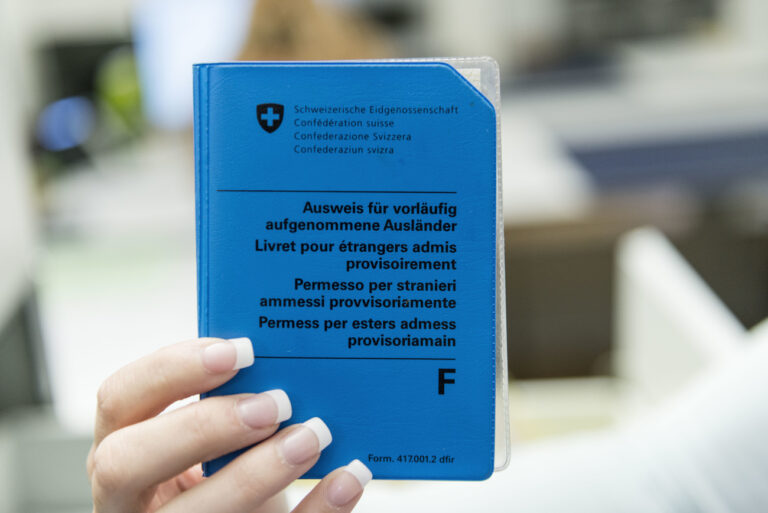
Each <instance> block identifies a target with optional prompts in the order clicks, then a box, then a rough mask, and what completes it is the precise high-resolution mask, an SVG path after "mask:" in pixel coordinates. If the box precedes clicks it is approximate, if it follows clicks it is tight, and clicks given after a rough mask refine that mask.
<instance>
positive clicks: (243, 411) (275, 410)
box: [237, 390, 292, 429]
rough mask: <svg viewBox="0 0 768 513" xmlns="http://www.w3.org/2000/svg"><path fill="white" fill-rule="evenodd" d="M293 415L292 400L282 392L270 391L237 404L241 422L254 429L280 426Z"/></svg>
mask: <svg viewBox="0 0 768 513" xmlns="http://www.w3.org/2000/svg"><path fill="white" fill-rule="evenodd" d="M291 413H292V410H291V400H290V399H288V394H286V393H285V392H283V391H282V390H269V391H267V392H264V393H261V394H257V395H254V396H251V397H246V398H245V399H241V400H240V401H238V403H237V414H238V415H239V416H240V420H241V421H242V422H243V424H245V425H246V426H248V427H250V428H254V429H255V428H262V427H267V426H272V425H274V424H279V423H280V422H282V421H284V420H286V419H288V418H290V417H291Z"/></svg>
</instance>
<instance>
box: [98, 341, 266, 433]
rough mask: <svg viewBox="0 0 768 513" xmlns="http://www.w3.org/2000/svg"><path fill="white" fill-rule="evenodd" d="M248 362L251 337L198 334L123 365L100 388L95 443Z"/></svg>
mask: <svg viewBox="0 0 768 513" xmlns="http://www.w3.org/2000/svg"><path fill="white" fill-rule="evenodd" d="M252 363H253V346H252V344H251V341H250V340H249V339H247V338H237V339H232V340H224V339H216V338H202V339H196V340H190V341H186V342H180V343H178V344H174V345H171V346H167V347H164V348H162V349H159V350H158V351H156V352H154V353H152V354H150V355H148V356H145V357H143V358H141V359H139V360H136V361H135V362H133V363H130V364H128V365H126V366H125V367H123V368H122V369H120V370H118V371H117V372H116V373H115V374H113V375H112V376H110V377H109V378H107V380H106V381H104V383H103V384H102V385H101V388H99V392H98V396H97V397H98V399H97V409H96V425H95V429H94V444H95V445H98V444H99V443H100V442H101V440H103V439H104V437H106V436H107V435H108V434H110V433H111V432H113V431H116V430H118V429H120V428H123V427H125V426H129V425H131V424H135V423H137V422H141V421H142V420H146V419H148V418H151V417H154V416H155V415H157V414H158V413H160V412H162V411H163V410H164V409H165V408H167V407H168V406H169V405H171V404H172V403H173V402H175V401H177V400H179V399H184V398H185V397H189V396H191V395H195V394H199V393H203V392H207V391H208V390H211V389H213V388H215V387H217V386H219V385H221V384H223V383H226V382H227V381H229V380H230V379H232V378H233V377H234V376H235V374H237V371H238V369H241V368H243V367H248V366H249V365H251V364H252Z"/></svg>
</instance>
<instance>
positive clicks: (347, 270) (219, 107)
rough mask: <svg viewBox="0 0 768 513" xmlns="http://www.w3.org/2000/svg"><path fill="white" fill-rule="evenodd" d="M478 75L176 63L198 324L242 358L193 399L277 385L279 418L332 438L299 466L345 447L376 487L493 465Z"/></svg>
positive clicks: (495, 335) (491, 198)
mask: <svg viewBox="0 0 768 513" xmlns="http://www.w3.org/2000/svg"><path fill="white" fill-rule="evenodd" d="M462 62H464V61H462ZM468 62H470V61H468ZM464 64H466V62H464ZM470 64H471V62H470ZM489 65H490V68H489ZM488 69H490V70H491V72H493V73H495V74H493V73H492V75H493V76H490V77H487V78H488V79H490V80H495V81H496V87H497V84H498V79H497V77H498V73H497V71H496V67H495V65H494V63H493V62H492V61H490V60H481V61H480V64H479V65H477V66H467V65H465V66H463V68H462V67H458V66H455V65H450V64H447V63H445V62H437V61H435V62H431V61H408V62H392V61H373V62H343V63H342V62H323V63H221V64H200V65H196V66H195V68H194V78H195V153H196V185H197V250H198V252H197V256H198V312H199V332H200V336H214V337H222V338H231V337H244V336H245V337H249V338H250V339H251V340H252V342H253V345H254V352H255V363H254V365H253V366H251V367H249V368H246V369H243V370H241V371H239V373H238V374H237V376H236V377H235V378H234V379H232V380H231V381H230V382H228V383H226V384H225V385H223V386H221V387H219V388H217V389H215V390H213V391H211V392H210V393H209V394H206V395H219V394H234V393H242V392H260V391H265V390H269V389H274V388H280V389H283V390H285V391H286V392H287V393H288V395H289V396H290V398H291V401H292V404H293V412H294V413H293V417H292V418H291V419H290V420H289V421H288V422H290V423H294V422H302V421H304V420H307V419H309V418H311V417H315V416H317V417H320V418H322V419H323V420H324V421H325V422H326V424H327V425H328V426H329V428H330V430H331V432H332V434H333V443H332V444H331V445H330V446H329V447H328V448H327V449H326V450H325V451H323V454H322V455H321V457H320V460H319V461H318V463H317V464H316V465H315V466H314V467H313V468H312V469H311V470H310V471H309V472H308V473H307V474H306V475H305V477H312V478H318V477H322V476H323V475H325V474H326V473H328V472H329V471H331V470H332V469H334V468H336V467H338V466H341V465H345V464H346V463H348V462H349V461H350V460H352V459H354V458H358V459H360V460H362V461H363V462H364V463H365V464H366V465H368V467H369V468H370V469H371V470H372V472H373V475H374V477H376V478H384V479H462V480H465V479H466V480H474V479H485V478H487V477H488V476H490V474H491V473H492V472H493V470H494V457H495V450H496V449H497V446H498V443H497V440H502V441H503V442H505V441H506V438H505V436H506V432H501V431H504V430H503V429H502V430H500V429H499V428H497V420H498V419H497V418H496V417H497V407H498V406H499V396H498V393H499V391H500V390H503V391H505V390H506V384H505V382H504V380H503V379H501V378H502V376H500V375H499V372H503V371H504V368H505V367H504V365H503V363H504V362H503V361H499V357H500V356H502V355H503V354H504V352H503V351H504V348H503V346H502V343H503V340H504V337H503V333H500V330H501V329H503V319H500V318H499V316H500V315H502V312H503V308H502V305H503V303H502V302H503V283H502V282H503V280H502V279H501V274H500V273H501V269H500V266H501V260H500V259H501V258H502V257H501V253H502V252H501V251H500V249H501V245H502V241H501V236H502V235H501V234H502V233H503V231H502V230H500V223H501V214H500V205H499V196H500V195H499V184H498V179H499V177H498V169H499V162H498V160H499V159H498V148H497V145H498V130H497V114H496V109H495V105H494V103H493V101H492V100H489V98H488V97H487V96H486V95H485V94H483V93H482V92H481V90H480V89H482V87H483V80H486V77H484V76H483V75H482V74H483V73H484V72H485V73H486V75H488V72H487V70H488ZM484 70H485V71H484ZM504 377H505V376H504ZM498 411H499V412H502V413H503V415H504V416H506V413H505V410H504V409H503V408H499V410H498ZM505 420H506V419H505ZM237 455H238V453H233V454H230V455H228V456H225V457H222V458H218V459H216V460H214V461H210V462H207V463H206V464H205V465H204V470H205V473H206V474H208V475H210V474H212V473H213V472H216V471H217V470H218V469H219V468H221V467H222V466H224V465H225V464H226V463H227V462H228V461H230V460H231V459H232V458H235V457H236V456H237ZM496 464H497V466H498V455H497V456H496Z"/></svg>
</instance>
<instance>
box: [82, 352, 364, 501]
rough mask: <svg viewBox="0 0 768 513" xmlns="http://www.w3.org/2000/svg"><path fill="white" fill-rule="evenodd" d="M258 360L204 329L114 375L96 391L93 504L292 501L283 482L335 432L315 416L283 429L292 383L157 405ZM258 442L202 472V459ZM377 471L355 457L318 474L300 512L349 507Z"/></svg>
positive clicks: (215, 382) (207, 385)
mask: <svg viewBox="0 0 768 513" xmlns="http://www.w3.org/2000/svg"><path fill="white" fill-rule="evenodd" d="M252 363H253V347H252V345H251V342H250V340H248V339H234V340H222V339H212V338H207V339H198V340H192V341H189V342H182V343H179V344H175V345H172V346H168V347H165V348H163V349H160V350H159V351H157V352H155V353H153V354H151V355H149V356H146V357H144V358H142V359H140V360H138V361H136V362H133V363H131V364H129V365H127V366H126V367H123V368H122V369H120V370H119V371H117V372H116V373H115V374H114V375H112V376H111V377H110V378H108V379H107V380H106V381H105V382H104V383H103V384H102V386H101V388H100V389H99V392H98V409H97V414H96V424H95V432H94V442H93V446H92V447H91V451H90V453H89V455H88V462H87V469H88V475H89V477H90V480H91V487H92V491H93V500H94V513H112V512H141V513H150V512H155V511H159V512H163V513H173V512H184V513H197V512H220V511H226V512H228V513H238V512H243V513H246V512H248V513H254V512H266V511H275V510H285V509H286V507H285V503H284V499H283V497H282V494H281V491H282V490H283V489H284V488H285V487H286V486H287V485H288V484H290V483H291V482H292V481H294V480H295V479H297V478H298V477H300V476H301V475H302V474H304V473H305V472H306V471H307V470H309V469H310V468H311V467H312V466H313V465H314V464H315V462H316V461H317V460H318V458H319V457H320V452H321V451H322V450H323V449H325V447H326V446H327V445H328V444H329V443H330V442H331V433H330V431H329V430H328V428H327V426H326V425H325V423H323V421H322V420H320V419H318V418H314V419H310V420H308V421H307V422H305V423H303V424H296V425H292V426H289V427H286V428H285V429H282V430H280V431H279V432H278V431H277V430H278V425H279V424H280V422H282V421H284V420H286V419H288V418H289V417H290V416H291V403H290V400H289V399H288V396H287V395H286V394H285V392H283V391H282V390H272V391H268V392H264V393H261V394H239V395H232V396H219V397H209V398H206V399H204V400H202V401H199V402H195V403H192V404H189V405H187V406H184V407H182V408H179V409H177V410H175V411H172V412H169V413H165V414H163V415H159V414H160V413H161V412H162V411H163V410H165V408H166V407H168V405H170V404H171V403H173V402H174V401H176V400H179V399H183V398H185V397H188V396H191V395H194V394H199V393H201V392H205V391H208V390H211V389H213V388H215V387H217V386H219V385H221V384H223V383H225V382H227V381H228V380H230V379H231V378H232V377H234V376H235V374H237V371H238V369H240V368H243V367H247V366H249V365H251V364H252ZM253 444H257V445H255V446H254V447H252V448H251V449H249V450H247V451H246V452H244V453H243V454H241V455H240V456H238V457H237V458H236V459H235V460H233V461H232V462H231V463H230V464H228V465H227V466H226V467H224V468H223V469H222V470H220V471H218V472H217V473H216V474H214V475H213V476H211V477H209V478H203V477H202V472H201V471H200V468H199V465H198V464H199V463H200V462H201V461H206V460H210V459H213V458H215V457H217V456H221V455H224V454H227V453H229V452H232V451H234V450H237V449H241V448H243V447H248V446H250V445H253ZM370 479H371V473H370V471H369V470H368V469H367V468H366V467H365V465H363V464H362V463H360V462H359V461H357V460H355V461H354V462H352V463H350V464H349V465H347V466H346V467H342V468H340V469H337V470H335V471H333V472H332V473H330V474H329V475H328V476H326V477H325V478H324V479H323V480H322V481H320V483H318V484H317V486H315V487H314V488H313V489H312V491H311V492H310V493H309V494H308V495H307V496H306V497H305V498H304V500H303V501H302V502H301V503H300V504H299V505H298V506H297V507H296V509H294V512H295V513H305V512H310V511H311V512H331V511H332V512H334V513H346V512H348V511H351V510H352V508H353V507H354V506H355V504H357V501H358V500H359V499H360V495H361V494H362V491H363V487H364V486H365V485H366V484H367V483H368V481H369V480H370Z"/></svg>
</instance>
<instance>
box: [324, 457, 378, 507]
mask: <svg viewBox="0 0 768 513" xmlns="http://www.w3.org/2000/svg"><path fill="white" fill-rule="evenodd" d="M342 470H343V472H339V475H337V476H336V477H334V478H333V481H331V484H330V485H329V486H328V495H327V497H328V502H329V503H330V504H331V506H336V507H340V506H344V505H345V504H347V503H349V501H351V500H352V499H354V498H355V497H357V496H358V495H360V493H361V492H362V491H363V488H365V485H367V484H368V483H369V482H370V481H371V478H373V474H371V471H370V470H368V467H366V466H365V465H363V463H362V462H361V461H360V460H352V461H351V462H350V463H349V465H347V466H346V467H342Z"/></svg>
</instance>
